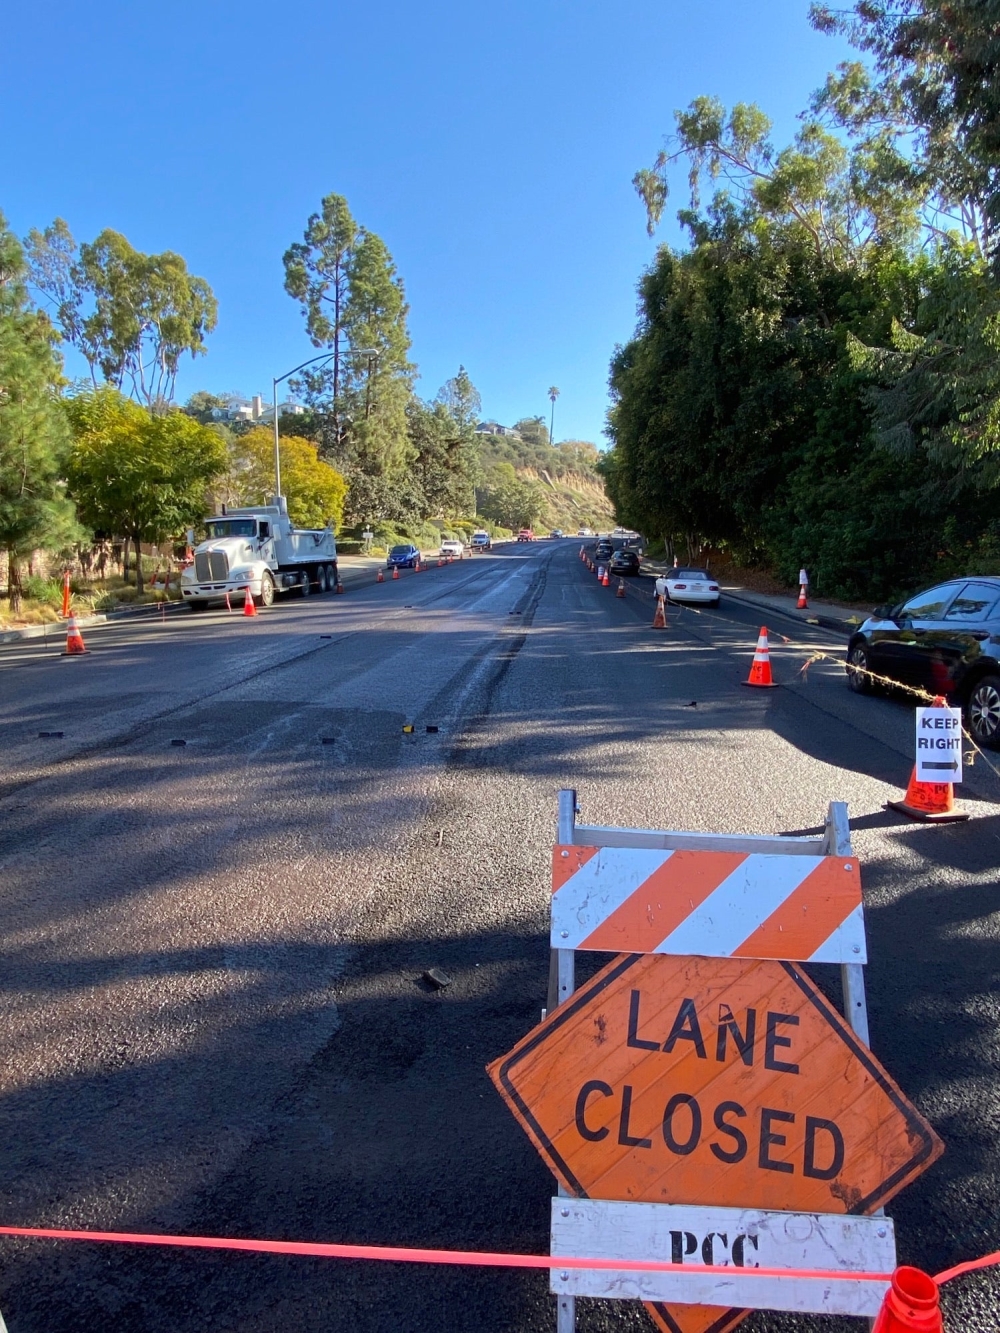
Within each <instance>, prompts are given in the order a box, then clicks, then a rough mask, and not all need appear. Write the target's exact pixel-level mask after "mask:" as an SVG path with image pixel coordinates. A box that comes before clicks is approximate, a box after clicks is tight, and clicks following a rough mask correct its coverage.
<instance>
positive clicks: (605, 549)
mask: <svg viewBox="0 0 1000 1333" xmlns="http://www.w3.org/2000/svg"><path fill="white" fill-rule="evenodd" d="M614 553H615V544H614V542H613V541H612V540H611V538H610V537H602V538H601V540H600V541H599V542H598V543H597V545H596V547H595V548H594V559H595V560H610V559H611V557H612V556H613V555H614Z"/></svg>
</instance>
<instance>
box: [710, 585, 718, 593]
mask: <svg viewBox="0 0 1000 1333" xmlns="http://www.w3.org/2000/svg"><path fill="white" fill-rule="evenodd" d="M708 591H709V592H718V591H719V585H718V584H717V583H710V584H709V585H708Z"/></svg>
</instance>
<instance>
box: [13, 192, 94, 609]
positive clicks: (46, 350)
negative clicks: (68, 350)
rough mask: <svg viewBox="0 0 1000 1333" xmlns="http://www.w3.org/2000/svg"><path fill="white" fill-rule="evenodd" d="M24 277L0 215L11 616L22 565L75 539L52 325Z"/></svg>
mask: <svg viewBox="0 0 1000 1333" xmlns="http://www.w3.org/2000/svg"><path fill="white" fill-rule="evenodd" d="M26 276H27V269H26V265H25V260H24V254H23V251H22V249H21V246H20V245H19V243H18V241H17V239H16V237H15V236H14V235H13V234H12V233H11V232H10V231H9V229H8V227H7V223H6V220H5V218H4V217H3V215H2V214H0V549H3V550H4V551H6V553H7V595H8V599H9V601H10V607H11V610H12V611H13V612H14V613H15V614H16V613H17V612H18V611H19V610H20V609H21V562H22V561H23V560H24V559H25V558H26V557H29V556H30V555H31V553H32V551H34V550H35V549H37V548H38V547H41V546H55V547H57V548H58V547H63V546H66V545H68V544H69V543H70V542H71V541H72V540H73V539H74V538H75V537H76V536H77V535H78V529H77V527H76V523H75V518H74V511H73V506H72V504H71V503H70V502H69V501H68V500H67V498H66V495H65V490H64V488H63V486H62V484H61V476H62V466H63V462H64V459H65V455H66V451H67V448H68V445H69V432H68V430H67V426H66V419H65V416H64V414H63V411H62V408H61V405H60V403H59V401H58V393H59V387H60V386H61V383H62V377H61V373H60V365H59V360H58V357H57V355H56V353H55V351H54V348H53V342H54V337H53V331H52V327H51V324H50V323H49V321H48V319H46V318H45V316H43V315H40V314H39V313H38V312H37V311H34V310H32V309H31V308H30V306H29V304H28V294H27V287H26V285H25V280H26Z"/></svg>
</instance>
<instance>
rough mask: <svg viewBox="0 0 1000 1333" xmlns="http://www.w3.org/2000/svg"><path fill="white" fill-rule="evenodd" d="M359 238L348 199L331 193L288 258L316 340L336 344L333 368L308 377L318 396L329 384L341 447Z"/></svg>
mask: <svg viewBox="0 0 1000 1333" xmlns="http://www.w3.org/2000/svg"><path fill="white" fill-rule="evenodd" d="M357 238H358V226H357V223H356V222H355V221H354V218H353V217H352V216H351V210H350V209H349V208H348V206H347V200H346V199H345V198H344V196H343V195H340V194H328V195H327V196H326V198H325V199H323V201H322V203H321V204H320V212H319V213H313V214H312V216H311V217H310V218H309V221H308V223H307V224H306V229H305V233H304V235H303V238H302V240H301V241H297V242H296V243H295V244H294V245H291V246H289V248H288V249H287V250H286V251H285V254H284V259H283V262H284V266H285V291H286V292H287V293H288V294H289V296H292V297H294V298H295V300H297V301H298V302H299V305H300V307H301V309H302V314H303V316H304V318H305V321H306V330H307V332H308V334H309V337H310V340H311V341H312V345H313V346H314V347H329V348H331V349H332V353H333V355H332V357H331V367H330V370H329V371H328V372H325V371H312V372H309V373H307V374H306V375H305V376H304V377H303V382H304V383H305V385H306V387H307V390H308V391H309V392H310V394H311V395H312V396H313V397H314V398H316V397H319V396H322V394H323V390H324V389H325V388H326V387H327V385H329V389H330V391H331V397H330V401H329V413H330V416H331V418H332V425H333V444H334V448H335V449H339V446H340V441H341V435H342V430H343V421H342V412H343V405H342V402H341V391H342V372H343V358H344V351H345V347H346V345H347V342H348V341H349V335H348V331H347V329H346V328H345V325H344V317H345V313H346V309H347V298H348V293H349V283H350V261H351V256H352V254H353V252H354V246H355V243H356V241H357Z"/></svg>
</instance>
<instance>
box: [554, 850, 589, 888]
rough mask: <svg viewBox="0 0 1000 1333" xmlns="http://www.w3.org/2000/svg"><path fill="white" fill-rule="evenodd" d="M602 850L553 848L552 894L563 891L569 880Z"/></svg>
mask: <svg viewBox="0 0 1000 1333" xmlns="http://www.w3.org/2000/svg"><path fill="white" fill-rule="evenodd" d="M600 850H601V849H600V848H599V847H563V846H561V845H559V844H557V845H556V846H555V847H553V848H552V892H553V893H555V891H556V889H561V888H562V886H563V885H564V884H565V883H566V881H567V880H568V879H572V877H573V876H574V875H575V874H576V872H577V871H578V870H582V869H583V867H584V866H585V865H586V864H587V862H588V861H589V860H590V859H591V858H592V857H594V856H596V855H597V853H598V852H599V851H600Z"/></svg>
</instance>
